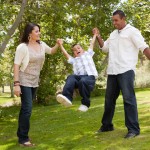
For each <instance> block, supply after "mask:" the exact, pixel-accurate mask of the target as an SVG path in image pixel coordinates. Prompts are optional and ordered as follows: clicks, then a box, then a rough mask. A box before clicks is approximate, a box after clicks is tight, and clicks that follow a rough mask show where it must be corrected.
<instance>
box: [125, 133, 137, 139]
mask: <svg viewBox="0 0 150 150" xmlns="http://www.w3.org/2000/svg"><path fill="white" fill-rule="evenodd" d="M137 135H139V134H136V133H132V132H129V133H127V135H126V136H125V137H124V138H125V139H130V138H134V137H135V136H137Z"/></svg>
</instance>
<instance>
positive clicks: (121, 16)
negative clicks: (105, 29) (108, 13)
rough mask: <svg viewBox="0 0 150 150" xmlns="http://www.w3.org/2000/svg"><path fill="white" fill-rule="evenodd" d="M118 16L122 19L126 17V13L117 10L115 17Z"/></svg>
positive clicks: (114, 13)
mask: <svg viewBox="0 0 150 150" xmlns="http://www.w3.org/2000/svg"><path fill="white" fill-rule="evenodd" d="M117 14H118V15H119V16H120V18H121V19H122V18H123V17H126V15H125V13H124V12H123V11H122V10H116V11H115V12H113V16H114V15H117Z"/></svg>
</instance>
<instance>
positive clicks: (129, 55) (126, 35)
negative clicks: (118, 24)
mask: <svg viewBox="0 0 150 150" xmlns="http://www.w3.org/2000/svg"><path fill="white" fill-rule="evenodd" d="M147 47H148V45H147V44H146V43H145V41H144V38H143V36H142V35H141V33H140V31H139V30H138V29H136V28H135V27H133V26H131V25H129V24H127V25H126V26H125V27H124V28H123V29H122V30H119V31H118V30H117V29H116V30H114V31H113V32H112V33H111V34H110V37H109V38H108V39H107V40H106V41H105V42H104V46H103V47H102V51H104V52H109V59H108V68H107V74H110V75H117V74H121V73H124V72H126V71H128V70H135V68H136V64H137V61H138V53H139V50H141V51H142V52H143V51H144V49H145V48H147Z"/></svg>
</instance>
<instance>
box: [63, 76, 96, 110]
mask: <svg viewBox="0 0 150 150" xmlns="http://www.w3.org/2000/svg"><path fill="white" fill-rule="evenodd" d="M94 86H95V76H93V75H90V76H88V75H69V76H68V77H67V80H66V83H65V86H64V88H63V92H62V94H63V95H64V96H66V97H67V98H68V99H69V100H70V101H72V100H73V92H74V89H76V88H78V89H79V93H80V96H81V97H82V100H81V102H82V104H83V105H86V106H87V107H90V93H91V91H92V90H93V89H94Z"/></svg>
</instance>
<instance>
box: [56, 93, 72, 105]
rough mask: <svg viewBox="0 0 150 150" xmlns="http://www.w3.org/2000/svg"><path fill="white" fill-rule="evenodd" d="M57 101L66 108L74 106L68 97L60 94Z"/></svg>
mask: <svg viewBox="0 0 150 150" xmlns="http://www.w3.org/2000/svg"><path fill="white" fill-rule="evenodd" d="M56 100H57V101H58V102H59V103H61V104H62V105H64V106H66V107H70V106H72V103H71V101H70V100H69V99H68V98H67V97H66V96H64V95H62V94H58V95H57V96H56Z"/></svg>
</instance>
